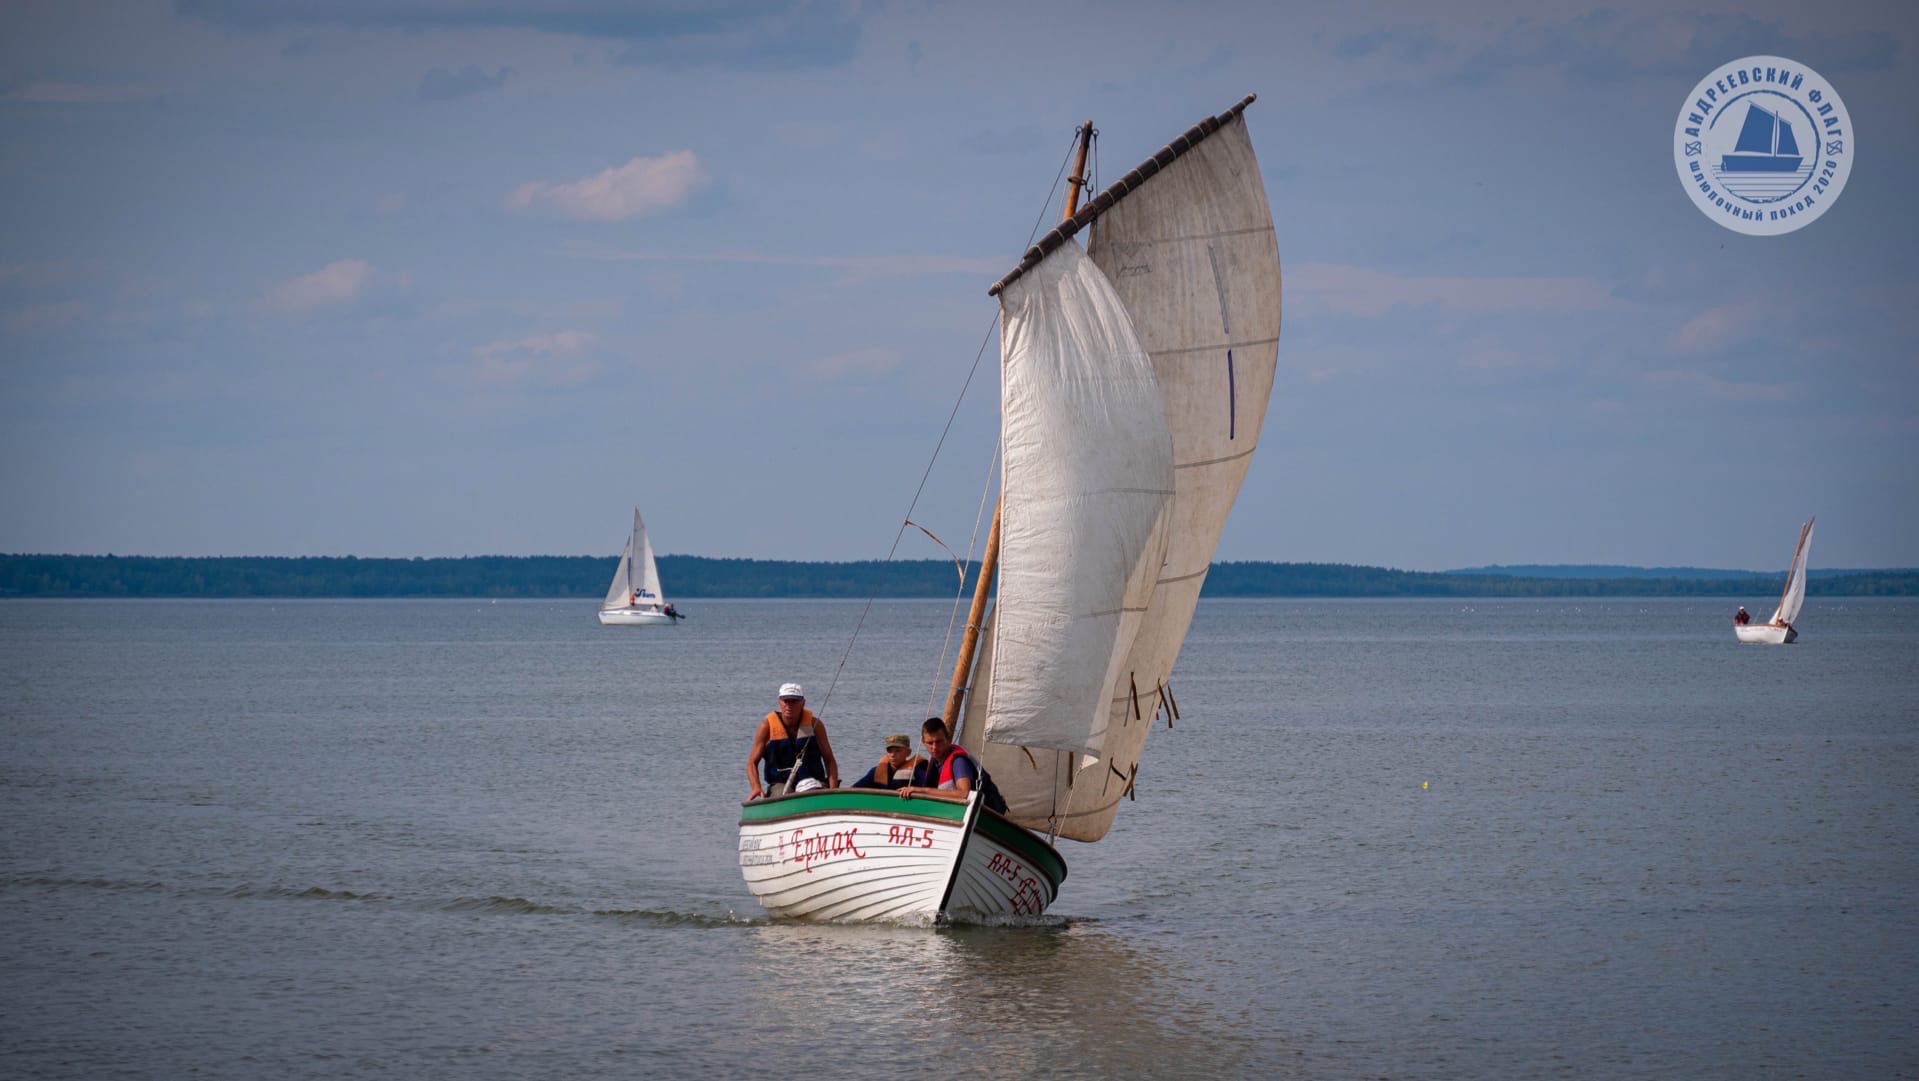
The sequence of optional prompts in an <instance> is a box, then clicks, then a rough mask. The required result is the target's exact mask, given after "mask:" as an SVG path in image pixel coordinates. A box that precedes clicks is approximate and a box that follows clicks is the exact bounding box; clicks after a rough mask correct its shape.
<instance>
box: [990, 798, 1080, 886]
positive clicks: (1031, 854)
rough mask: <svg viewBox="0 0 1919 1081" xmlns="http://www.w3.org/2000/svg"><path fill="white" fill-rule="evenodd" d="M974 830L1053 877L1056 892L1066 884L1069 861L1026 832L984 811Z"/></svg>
mask: <svg viewBox="0 0 1919 1081" xmlns="http://www.w3.org/2000/svg"><path fill="white" fill-rule="evenodd" d="M973 829H974V832H976V833H979V834H981V835H983V836H984V837H986V839H988V840H990V841H996V842H998V843H999V844H1000V845H1002V846H1004V847H1006V848H1008V849H1011V850H1012V851H1013V853H1014V854H1016V855H1018V856H1019V857H1020V858H1022V859H1024V860H1025V861H1026V862H1027V863H1030V864H1032V865H1033V866H1034V867H1036V868H1037V869H1038V870H1039V871H1040V872H1041V873H1043V874H1045V875H1047V876H1048V877H1050V878H1051V879H1052V880H1053V886H1054V888H1055V889H1057V888H1058V887H1059V884H1060V883H1062V882H1064V881H1066V861H1065V860H1063V859H1061V858H1060V855H1059V853H1057V852H1055V851H1053V850H1052V849H1051V848H1049V847H1047V845H1046V844H1045V843H1044V842H1042V841H1041V840H1040V839H1039V838H1038V837H1035V836H1033V834H1031V833H1029V832H1028V831H1026V830H1025V829H1022V828H1020V827H1019V826H1016V825H1014V824H1013V823H1011V822H1008V821H1007V820H1006V819H1004V818H1001V817H1000V816H998V815H996V814H994V813H993V812H991V811H988V810H986V809H984V808H981V810H980V816H979V825H977V826H975V827H973Z"/></svg>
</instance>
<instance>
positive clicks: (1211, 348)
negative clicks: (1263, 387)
mask: <svg viewBox="0 0 1919 1081" xmlns="http://www.w3.org/2000/svg"><path fill="white" fill-rule="evenodd" d="M1278 344H1279V335H1277V334H1275V335H1273V336H1272V337H1270V338H1259V339H1256V340H1253V341H1248V342H1215V343H1213V344H1211V345H1193V346H1188V347H1186V348H1184V349H1148V350H1147V352H1148V353H1150V354H1152V355H1153V356H1155V357H1173V356H1178V355H1180V354H1181V353H1214V352H1218V351H1219V350H1221V349H1245V348H1248V347H1250V346H1260V345H1278Z"/></svg>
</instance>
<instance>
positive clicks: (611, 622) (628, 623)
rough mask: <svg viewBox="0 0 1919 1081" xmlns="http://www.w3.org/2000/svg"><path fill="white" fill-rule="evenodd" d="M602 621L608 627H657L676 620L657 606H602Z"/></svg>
mask: <svg viewBox="0 0 1919 1081" xmlns="http://www.w3.org/2000/svg"><path fill="white" fill-rule="evenodd" d="M600 622H601V623H602V624H605V625H606V626H608V627H657V626H660V625H661V624H669V623H673V622H676V621H675V620H674V618H673V617H672V616H669V615H667V614H666V613H665V612H662V611H660V610H659V609H657V608H602V609H601V610H600Z"/></svg>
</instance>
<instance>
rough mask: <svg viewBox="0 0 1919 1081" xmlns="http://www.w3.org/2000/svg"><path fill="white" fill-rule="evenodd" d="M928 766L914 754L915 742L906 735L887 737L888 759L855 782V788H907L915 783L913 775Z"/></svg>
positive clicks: (883, 759)
mask: <svg viewBox="0 0 1919 1081" xmlns="http://www.w3.org/2000/svg"><path fill="white" fill-rule="evenodd" d="M925 764H926V760H925V759H924V758H918V757H915V756H914V754H913V741H912V739H910V738H909V737H907V735H906V734H905V733H903V732H902V733H896V734H894V735H891V736H888V737H886V757H884V758H882V759H880V763H879V765H877V766H874V767H873V768H872V769H869V770H867V771H866V773H865V775H864V776H862V777H861V778H860V779H859V780H857V781H854V782H853V787H854V788H905V787H906V786H907V785H909V784H912V783H913V774H914V772H915V771H917V770H918V769H919V768H920V767H921V766H923V765H925Z"/></svg>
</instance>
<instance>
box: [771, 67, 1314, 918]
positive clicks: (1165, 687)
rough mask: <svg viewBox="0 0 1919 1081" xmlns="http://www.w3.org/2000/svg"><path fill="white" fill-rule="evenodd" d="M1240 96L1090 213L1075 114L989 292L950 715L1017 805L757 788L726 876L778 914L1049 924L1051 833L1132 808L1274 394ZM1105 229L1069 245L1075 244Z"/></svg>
mask: <svg viewBox="0 0 1919 1081" xmlns="http://www.w3.org/2000/svg"><path fill="white" fill-rule="evenodd" d="M1253 100H1254V99H1253V98H1252V97H1251V96H1248V97H1247V98H1245V99H1244V100H1243V101H1240V102H1239V103H1238V104H1236V105H1234V106H1233V107H1232V108H1230V109H1228V110H1227V111H1226V112H1224V113H1221V114H1220V115H1218V116H1215V117H1208V118H1207V119H1205V120H1203V121H1201V122H1200V123H1199V124H1197V125H1195V126H1194V127H1192V128H1191V129H1189V130H1188V131H1187V132H1186V133H1185V134H1183V135H1181V136H1180V137H1179V138H1178V139H1175V140H1174V141H1173V142H1172V143H1170V144H1168V145H1167V146H1166V147H1164V148H1163V149H1161V150H1160V152H1159V153H1157V154H1155V155H1153V157H1152V158H1150V159H1149V160H1147V161H1146V162H1144V163H1143V164H1141V165H1140V166H1139V167H1138V168H1137V169H1134V170H1133V171H1132V172H1130V173H1128V174H1127V175H1126V176H1125V177H1123V178H1122V179H1121V180H1120V181H1119V182H1118V183H1116V184H1114V185H1112V186H1111V187H1109V188H1108V189H1106V191H1104V192H1102V193H1101V194H1100V195H1099V196H1098V197H1097V198H1095V199H1093V200H1092V201H1091V202H1089V203H1088V204H1087V205H1086V206H1085V207H1083V208H1078V207H1076V200H1075V196H1076V194H1077V192H1078V190H1079V187H1080V185H1081V184H1083V182H1084V181H1083V172H1084V163H1085V156H1086V144H1087V140H1089V139H1090V136H1091V131H1092V126H1091V124H1090V123H1089V124H1087V125H1085V126H1083V127H1082V128H1081V139H1082V141H1081V144H1080V151H1079V165H1078V166H1077V167H1076V169H1075V175H1074V178H1073V182H1072V186H1071V188H1070V189H1069V198H1068V204H1067V217H1066V220H1065V221H1063V222H1062V223H1061V224H1060V225H1059V226H1058V227H1057V228H1055V229H1054V230H1053V231H1052V232H1051V233H1049V234H1047V235H1046V236H1045V237H1044V238H1042V239H1041V240H1040V242H1039V243H1038V244H1036V245H1035V246H1034V247H1033V248H1032V249H1030V250H1029V251H1028V252H1027V253H1026V256H1025V258H1024V259H1023V260H1022V261H1021V262H1020V264H1019V265H1018V266H1017V267H1016V268H1014V270H1013V271H1012V272H1011V273H1009V274H1008V275H1007V276H1006V277H1005V278H1003V279H1002V280H1001V281H999V282H998V283H996V284H995V285H994V286H993V287H992V289H991V290H989V292H990V293H991V294H993V295H996V296H997V297H998V298H999V303H1000V314H1001V322H1000V347H1001V364H1002V390H1001V413H1002V417H1001V453H1002V459H1003V466H1002V476H1001V503H1000V509H999V512H998V513H996V514H995V516H994V519H993V527H992V530H991V532H990V533H989V534H988V539H987V546H986V553H985V556H984V558H983V560H982V563H981V568H980V577H979V585H978V591H977V592H976V594H975V595H974V598H973V605H972V610H971V613H970V615H969V617H968V623H967V631H966V635H965V638H964V640H963V643H962V647H961V651H960V658H959V662H958V664H957V665H956V666H955V669H954V675H953V684H952V689H951V693H950V695H949V697H948V701H947V707H946V720H947V722H948V725H949V727H953V728H955V731H956V735H957V742H959V743H961V744H962V745H964V746H966V747H967V748H968V750H969V751H970V752H971V753H972V754H973V756H974V757H975V758H976V759H977V760H978V761H980V762H981V763H982V764H983V765H984V766H985V767H986V769H987V770H988V771H989V772H990V773H991V774H992V776H993V778H994V780H995V782H996V783H997V784H998V787H999V788H1000V790H1001V792H1002V793H1003V794H1004V795H1005V797H1006V799H1007V801H1008V805H1009V806H1008V810H1007V813H1006V814H1004V815H1001V814H997V813H995V812H993V811H991V810H988V809H987V808H985V807H984V806H982V805H981V801H980V795H979V793H978V792H977V791H975V792H974V793H973V794H972V795H971V796H969V797H968V798H967V799H966V800H965V801H964V802H955V801H950V800H942V799H939V798H936V797H918V796H916V797H914V798H911V799H901V798H900V797H899V796H898V795H897V794H896V793H894V792H890V791H878V790H866V789H858V790H829V791H814V792H809V793H806V794H803V795H788V796H780V797H776V798H772V799H766V800H760V801H755V802H749V803H747V804H745V805H744V807H743V809H742V812H741V816H740V866H741V870H742V872H743V874H744V876H745V878H746V882H747V885H748V888H749V889H751V890H752V892H753V895H754V897H755V898H757V899H758V900H759V902H760V904H761V905H763V906H764V907H765V908H766V909H767V910H768V911H770V912H773V913H775V914H776V915H782V916H792V917H800V918H812V919H839V920H866V919H894V920H909V921H911V920H940V919H963V920H964V919H990V918H994V917H1001V916H1016V915H1032V914H1037V913H1039V912H1041V911H1043V910H1044V909H1045V908H1046V907H1047V906H1048V905H1050V904H1051V903H1052V901H1053V899H1054V897H1055V896H1056V894H1057V892H1058V889H1059V886H1060V883H1061V882H1062V881H1063V880H1064V879H1065V877H1066V864H1065V861H1064V860H1063V859H1061V858H1060V857H1059V854H1058V853H1057V852H1056V851H1054V849H1053V846H1052V844H1053V841H1054V839H1055V838H1057V837H1062V836H1063V837H1068V838H1072V839H1076V840H1082V841H1094V840H1098V839H1099V838H1100V837H1102V836H1104V835H1105V833H1106V832H1107V830H1108V829H1109V828H1110V826H1111V824H1112V822H1113V818H1114V816H1115V814H1116V813H1117V810H1118V807H1119V804H1120V802H1121V801H1122V800H1124V799H1128V798H1131V797H1133V796H1134V794H1135V781H1136V779H1137V778H1138V776H1139V768H1140V757H1141V754H1142V752H1143V749H1144V746H1145V742H1146V738H1147V735H1148V733H1149V732H1150V730H1151V729H1152V727H1153V723H1154V721H1155V720H1156V719H1157V718H1158V717H1159V716H1160V715H1162V714H1163V715H1165V716H1166V718H1167V721H1168V723H1169V724H1170V723H1171V719H1172V717H1173V715H1174V712H1175V704H1174V700H1173V698H1172V692H1171V687H1170V679H1171V675H1172V668H1173V662H1174V660H1175V659H1176V658H1177V657H1178V655H1179V649H1180V645H1181V643H1182V642H1183V641H1184V640H1185V637H1186V630H1187V627H1188V625H1189V624H1190V623H1191V621H1192V616H1193V609H1194V605H1195V604H1196V603H1197V601H1198V598H1199V591H1200V586H1201V584H1202V582H1203V581H1204V579H1205V576H1206V571H1207V568H1208V567H1209V566H1210V564H1211V561H1212V555H1213V550H1214V548H1215V547H1216V545H1217V543H1218V540H1219V534H1220V531H1221V529H1222V528H1223V527H1224V525H1225V521H1226V517H1227V514H1228V513H1229V512H1230V510H1231V508H1232V504H1233V500H1234V498H1235V496H1236V495H1237V494H1238V490H1239V485H1240V481H1241V479H1242V478H1243V477H1244V476H1245V472H1246V467H1247V464H1248V462H1249V461H1250V458H1251V455H1252V452H1253V449H1254V446H1255V445H1256V443H1257V441H1258V438H1259V431H1260V426H1261V423H1262V421H1263V419H1264V417H1265V412H1266V401H1267V398H1268V396H1269V395H1270V394H1271V391H1272V383H1273V371H1274V363H1275V360H1276V355H1277V350H1278V341H1279V321H1280V270H1279V253H1278V248H1277V245H1276V244H1275V241H1274V234H1273V223H1272V212H1271V210H1270V208H1269V207H1268V205H1267V202H1266V192H1265V187H1264V185H1263V183H1262V182H1261V180H1260V175H1259V165H1258V162H1257V160H1256V159H1255V157H1254V154H1253V147H1252V141H1251V138H1250V136H1249V135H1248V133H1247V130H1246V122H1245V118H1244V116H1243V112H1244V110H1245V108H1246V106H1247V105H1249V104H1251V103H1252V101H1253ZM1095 222H1097V225H1096V227H1095V228H1094V230H1093V232H1092V237H1091V241H1090V243H1089V244H1088V245H1087V247H1086V248H1084V249H1082V248H1081V247H1080V245H1079V244H1078V242H1077V241H1076V240H1075V239H1074V238H1075V236H1076V235H1077V234H1078V233H1079V232H1080V231H1081V230H1084V229H1086V228H1087V227H1088V226H1089V225H1094V224H1095ZM996 571H997V573H998V581H999V588H998V602H997V605H996V606H995V608H994V611H993V614H992V616H991V618H990V619H985V620H983V619H982V617H983V616H984V615H985V612H986V608H987V597H988V590H989V589H991V587H992V582H993V580H994V575H995V572H996ZM976 653H977V654H978V657H979V663H978V665H977V667H975V665H974V658H975V654H976ZM969 689H971V690H974V691H976V692H978V693H971V694H969V693H968V691H969Z"/></svg>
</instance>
